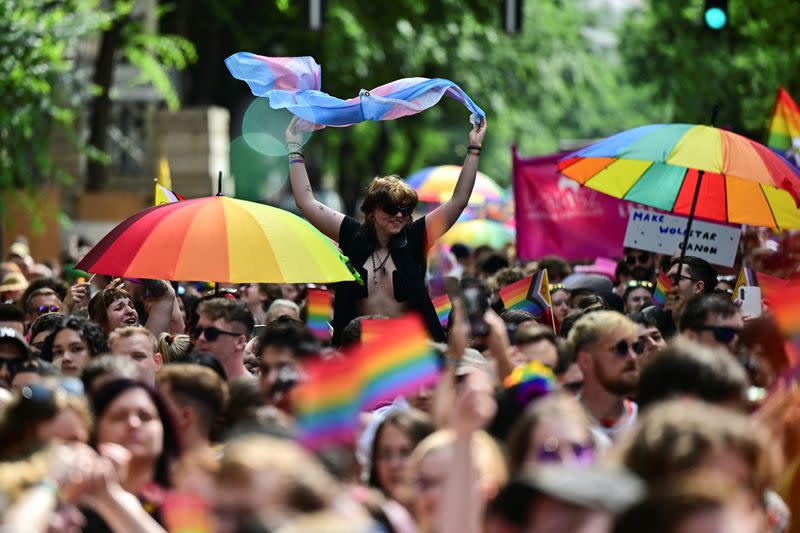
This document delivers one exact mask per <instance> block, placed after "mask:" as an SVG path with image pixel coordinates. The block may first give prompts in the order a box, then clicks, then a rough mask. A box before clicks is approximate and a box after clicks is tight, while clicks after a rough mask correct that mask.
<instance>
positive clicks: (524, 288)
mask: <svg viewBox="0 0 800 533" xmlns="http://www.w3.org/2000/svg"><path fill="white" fill-rule="evenodd" d="M498 294H499V295H500V299H501V300H503V306H504V307H505V308H506V310H509V311H510V310H519V311H528V312H529V313H531V314H532V315H533V316H535V317H536V318H540V317H541V316H542V315H543V314H544V312H545V311H547V310H548V309H550V307H551V306H552V304H551V300H550V283H549V281H548V278H547V269H546V268H545V269H542V270H540V271H539V272H537V273H536V274H533V275H530V276H528V277H527V278H523V279H521V280H519V281H516V282H514V283H512V284H511V285H507V286H505V287H503V288H502V289H500V291H498Z"/></svg>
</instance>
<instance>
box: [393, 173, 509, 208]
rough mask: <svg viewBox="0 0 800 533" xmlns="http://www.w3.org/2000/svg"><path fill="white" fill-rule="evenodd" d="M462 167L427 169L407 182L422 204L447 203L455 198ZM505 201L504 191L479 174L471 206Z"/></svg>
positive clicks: (412, 176)
mask: <svg viewBox="0 0 800 533" xmlns="http://www.w3.org/2000/svg"><path fill="white" fill-rule="evenodd" d="M459 174H461V167H459V166H457V165H440V166H438V167H426V168H423V169H422V170H418V171H417V172H414V173H413V174H411V175H410V176H409V177H408V179H406V181H407V182H408V184H409V185H411V186H412V187H413V188H414V190H415V191H417V195H418V196H419V200H420V201H421V202H446V201H447V200H449V199H450V197H451V196H453V190H455V188H456V182H457V181H458V175H459ZM503 200H505V196H504V194H503V189H502V188H501V187H500V186H499V185H498V184H497V183H496V182H495V181H494V180H493V179H492V178H490V177H489V176H487V175H486V174H484V173H483V172H480V171H479V172H478V175H477V177H476V178H475V188H474V189H472V196H470V198H469V203H470V205H483V204H485V203H486V202H501V201H503Z"/></svg>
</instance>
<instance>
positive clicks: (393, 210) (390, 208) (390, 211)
mask: <svg viewBox="0 0 800 533" xmlns="http://www.w3.org/2000/svg"><path fill="white" fill-rule="evenodd" d="M381 209H383V212H384V213H386V214H387V215H389V216H390V217H393V216H395V215H397V213H400V214H401V215H403V216H404V217H407V216H409V215H410V214H411V213H413V212H414V208H413V207H399V206H396V205H394V204H386V205H384V206H382V207H381Z"/></svg>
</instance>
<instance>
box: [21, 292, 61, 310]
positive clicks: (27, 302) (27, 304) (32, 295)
mask: <svg viewBox="0 0 800 533" xmlns="http://www.w3.org/2000/svg"><path fill="white" fill-rule="evenodd" d="M37 296H55V297H57V298H58V299H59V300H61V298H60V297H59V296H58V293H57V292H56V291H54V290H53V289H51V288H50V287H42V288H41V289H36V290H35V291H33V292H32V293H30V294H29V295H28V297H27V298H25V312H26V313H30V312H32V311H35V309H31V300H33V299H34V298H35V297H37Z"/></svg>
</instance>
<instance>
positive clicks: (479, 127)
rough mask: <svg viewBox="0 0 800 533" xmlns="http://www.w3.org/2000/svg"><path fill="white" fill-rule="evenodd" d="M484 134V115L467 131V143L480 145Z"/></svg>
mask: <svg viewBox="0 0 800 533" xmlns="http://www.w3.org/2000/svg"><path fill="white" fill-rule="evenodd" d="M485 136H486V117H484V118H483V120H482V121H481V122H480V123H479V124H476V125H474V126H473V127H472V131H470V132H469V144H475V145H481V144H482V143H483V138H484V137H485Z"/></svg>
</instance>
